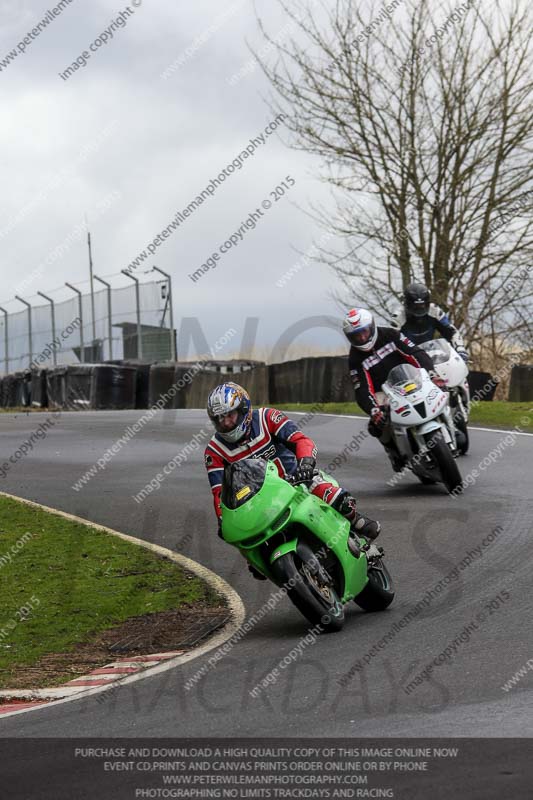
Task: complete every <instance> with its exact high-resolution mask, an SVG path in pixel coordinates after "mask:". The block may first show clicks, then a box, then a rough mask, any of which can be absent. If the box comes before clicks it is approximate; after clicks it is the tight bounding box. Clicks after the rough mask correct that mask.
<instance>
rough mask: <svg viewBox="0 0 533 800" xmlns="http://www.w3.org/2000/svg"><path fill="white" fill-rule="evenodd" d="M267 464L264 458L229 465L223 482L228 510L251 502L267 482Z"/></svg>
mask: <svg viewBox="0 0 533 800" xmlns="http://www.w3.org/2000/svg"><path fill="white" fill-rule="evenodd" d="M266 471H267V462H266V461H264V460H263V459H262V458H244V459H243V460H242V461H238V462H237V463H236V464H227V465H226V467H225V468H224V478H223V482H222V498H221V499H222V502H223V503H224V505H225V506H226V508H231V509H235V508H240V506H242V505H244V503H246V502H248V500H251V498H252V497H254V496H255V495H256V494H257V492H258V491H259V490H260V489H261V487H262V486H263V484H264V482H265V475H266Z"/></svg>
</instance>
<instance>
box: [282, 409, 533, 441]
mask: <svg viewBox="0 0 533 800" xmlns="http://www.w3.org/2000/svg"><path fill="white" fill-rule="evenodd" d="M284 413H286V414H302V415H303V416H306V415H307V414H310V413H312V412H310V411H285V412H284ZM313 416H314V417H338V418H339V419H358V420H360V421H361V422H367V421H368V417H361V416H360V415H359V414H323V413H321V412H319V411H317V412H315V413H314V414H313ZM468 430H469V431H487V432H488V433H514V435H515V436H533V433H527V432H526V431H515V429H514V428H473V427H472V426H471V425H469V426H468Z"/></svg>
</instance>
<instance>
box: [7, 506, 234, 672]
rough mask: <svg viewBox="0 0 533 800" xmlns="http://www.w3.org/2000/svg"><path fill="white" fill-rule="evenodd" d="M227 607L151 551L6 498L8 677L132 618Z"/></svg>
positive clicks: (210, 592)
mask: <svg viewBox="0 0 533 800" xmlns="http://www.w3.org/2000/svg"><path fill="white" fill-rule="evenodd" d="M26 534H31V537H30V536H26ZM22 537H25V541H24V542H23V546H21V548H20V549H18V550H17V552H16V553H12V555H11V561H8V560H7V559H6V558H5V555H6V553H11V552H12V551H11V548H13V547H15V545H16V543H17V542H20V541H21V540H22ZM2 557H4V558H2ZM220 599H221V598H219V597H218V595H217V594H216V593H215V592H214V591H213V590H211V589H210V588H209V587H208V586H207V585H206V584H204V582H203V581H201V580H199V579H198V578H196V577H195V576H192V575H190V574H186V573H184V572H183V570H182V569H180V567H179V566H178V565H176V564H175V563H174V562H172V561H169V560H168V559H164V558H161V557H159V556H157V555H156V554H154V553H151V552H150V551H148V550H145V549H144V548H143V547H139V546H137V545H133V544H130V543H128V542H125V541H123V540H121V539H119V538H117V537H115V536H111V535H109V534H105V533H103V532H102V531H97V530H94V529H92V528H89V527H87V526H85V525H82V524H79V523H76V522H73V521H71V520H67V519H64V518H62V517H58V516H55V515H54V514H49V513H48V512H45V511H42V510H41V509H34V508H32V507H30V506H27V505H25V504H23V503H20V502H18V501H14V500H11V499H9V498H6V497H0V670H2V674H3V675H5V674H6V671H7V672H8V673H9V672H13V670H15V671H16V667H17V665H21V666H30V665H32V664H34V663H35V662H36V661H37V660H38V659H39V658H40V657H41V656H43V655H45V654H51V653H61V652H67V651H71V650H73V649H74V648H75V647H76V645H77V644H80V643H84V642H87V641H89V640H90V639H91V637H92V636H93V635H94V634H96V633H99V632H101V631H103V630H106V629H108V628H110V627H112V626H114V625H116V624H117V623H120V622H124V621H125V620H126V619H128V618H130V617H133V616H138V615H142V614H147V613H150V612H157V611H165V610H169V609H176V608H179V606H181V605H184V604H196V603H198V602H199V601H203V602H204V603H208V604H210V605H216V604H218V603H220ZM24 607H26V610H27V611H29V613H26V612H25V611H24V610H21V609H23V608H24Z"/></svg>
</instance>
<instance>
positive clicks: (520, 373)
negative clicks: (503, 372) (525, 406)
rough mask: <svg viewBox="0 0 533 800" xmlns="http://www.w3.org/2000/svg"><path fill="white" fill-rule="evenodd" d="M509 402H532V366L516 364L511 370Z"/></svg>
mask: <svg viewBox="0 0 533 800" xmlns="http://www.w3.org/2000/svg"><path fill="white" fill-rule="evenodd" d="M509 400H510V401H511V402H514V403H529V402H531V401H532V400H533V365H531V364H516V365H515V366H514V367H513V368H512V370H511V383H510V386H509Z"/></svg>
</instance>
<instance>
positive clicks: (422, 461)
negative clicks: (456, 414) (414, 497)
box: [381, 364, 462, 493]
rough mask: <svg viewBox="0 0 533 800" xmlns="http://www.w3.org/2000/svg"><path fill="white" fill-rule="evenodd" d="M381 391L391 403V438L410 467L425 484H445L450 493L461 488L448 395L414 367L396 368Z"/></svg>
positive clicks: (423, 370)
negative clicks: (440, 482)
mask: <svg viewBox="0 0 533 800" xmlns="http://www.w3.org/2000/svg"><path fill="white" fill-rule="evenodd" d="M381 390H382V392H383V394H384V395H385V397H386V398H387V400H388V406H389V411H390V421H391V429H392V436H393V438H394V441H395V444H396V447H397V449H398V451H399V453H400V454H401V455H402V456H403V457H404V458H405V460H406V463H407V466H408V467H409V468H410V469H411V470H412V472H413V473H414V474H415V475H416V476H417V478H418V479H419V480H420V481H421V482H422V483H427V484H430V483H437V482H439V481H442V483H444V485H445V486H446V488H447V490H448V492H450V493H451V492H453V491H454V490H457V491H458V490H459V489H460V487H461V486H462V478H461V473H460V472H459V468H458V466H457V463H456V461H455V459H456V457H457V455H458V449H457V440H456V436H455V428H454V424H453V419H452V414H451V411H450V405H449V402H448V393H447V392H445V391H443V390H442V389H440V388H439V387H438V386H435V384H434V383H433V381H432V380H431V378H430V377H429V374H428V372H427V370H425V369H418V368H416V367H414V366H412V365H411V364H400V365H399V366H397V367H394V368H393V369H392V370H391V371H390V373H389V375H388V378H387V380H386V381H385V382H384V383H383V385H382V387H381Z"/></svg>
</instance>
